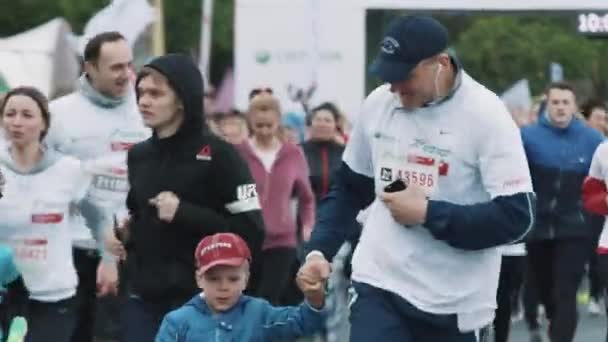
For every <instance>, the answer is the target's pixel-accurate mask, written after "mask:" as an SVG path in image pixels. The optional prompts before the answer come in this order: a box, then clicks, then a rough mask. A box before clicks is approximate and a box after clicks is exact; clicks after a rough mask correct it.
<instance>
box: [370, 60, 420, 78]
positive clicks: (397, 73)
mask: <svg viewBox="0 0 608 342" xmlns="http://www.w3.org/2000/svg"><path fill="white" fill-rule="evenodd" d="M415 67H416V64H410V63H406V62H397V61H389V60H387V59H384V58H382V57H376V59H375V60H374V62H373V63H372V64H371V65H370V67H369V72H370V73H371V74H373V75H375V76H377V77H378V78H380V79H381V80H382V81H384V82H387V83H394V82H399V81H403V80H405V79H407V78H408V77H409V76H410V73H411V72H412V70H414V68H415Z"/></svg>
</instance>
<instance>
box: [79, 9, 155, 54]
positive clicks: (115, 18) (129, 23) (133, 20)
mask: <svg viewBox="0 0 608 342" xmlns="http://www.w3.org/2000/svg"><path fill="white" fill-rule="evenodd" d="M155 16H156V14H155V12H154V8H153V7H152V6H150V4H149V3H148V1H147V0H114V1H112V3H110V5H108V6H106V7H104V8H103V9H102V10H101V11H99V12H97V13H96V14H95V15H94V16H93V17H92V18H91V19H90V20H89V21H88V22H87V24H86V26H85V27H84V33H83V35H82V36H80V37H78V46H77V53H78V54H79V55H82V54H83V52H84V47H85V45H86V44H87V41H88V40H89V39H90V38H91V37H93V36H95V35H96V34H98V33H101V32H104V31H118V32H120V33H121V34H122V35H123V36H125V38H126V39H127V41H128V42H129V43H130V44H131V46H133V45H134V44H135V41H136V40H137V38H138V37H139V36H140V35H141V34H142V33H143V32H144V31H145V29H146V28H147V27H148V25H149V24H150V23H152V22H153V21H154V19H155Z"/></svg>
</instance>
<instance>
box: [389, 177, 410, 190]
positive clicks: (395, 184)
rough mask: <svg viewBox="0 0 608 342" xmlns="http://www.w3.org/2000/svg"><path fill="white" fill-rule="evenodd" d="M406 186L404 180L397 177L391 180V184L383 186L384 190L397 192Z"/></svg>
mask: <svg viewBox="0 0 608 342" xmlns="http://www.w3.org/2000/svg"><path fill="white" fill-rule="evenodd" d="M406 188H407V185H406V184H405V182H403V180H401V179H397V180H396V181H394V182H392V183H391V184H389V185H387V186H385V187H384V192H398V191H403V190H405V189H406Z"/></svg>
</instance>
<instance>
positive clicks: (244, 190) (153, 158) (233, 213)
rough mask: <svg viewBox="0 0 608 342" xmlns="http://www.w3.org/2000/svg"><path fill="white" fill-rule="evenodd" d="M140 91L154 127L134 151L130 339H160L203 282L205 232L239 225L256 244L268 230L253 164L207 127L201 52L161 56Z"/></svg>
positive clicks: (144, 73) (236, 229)
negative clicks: (199, 265)
mask: <svg viewBox="0 0 608 342" xmlns="http://www.w3.org/2000/svg"><path fill="white" fill-rule="evenodd" d="M136 94H137V101H138V106H139V110H140V111H141V114H142V117H143V121H144V123H145V125H146V126H147V127H150V128H151V129H152V131H153V136H152V137H151V138H150V139H148V140H146V141H144V142H141V143H139V144H137V145H135V146H134V147H133V148H132V149H131V150H130V151H129V154H128V159H127V163H128V172H129V182H130V185H131V188H130V191H129V195H128V198H127V207H128V208H129V211H130V215H131V218H130V222H129V223H128V241H126V242H125V247H126V250H127V255H128V257H127V265H128V266H127V268H128V278H129V279H130V281H129V283H130V284H129V285H130V288H129V300H128V302H127V304H126V305H125V308H124V310H125V312H124V315H123V323H124V325H123V337H122V339H121V341H123V342H130V341H133V342H140V341H153V340H154V336H155V334H156V332H157V330H158V327H159V326H160V322H161V319H162V318H163V316H164V315H165V314H166V313H168V312H169V311H170V310H173V309H175V308H177V307H179V306H181V305H182V304H183V303H185V302H186V301H187V300H188V299H190V298H191V297H192V296H193V295H194V294H195V293H196V292H197V286H196V283H195V279H194V271H195V265H194V250H195V248H196V244H197V242H198V241H200V240H201V238H203V237H204V236H207V235H212V234H215V233H218V232H225V231H229V232H233V233H237V234H239V235H240V236H242V237H243V238H244V239H245V240H246V241H247V243H248V245H249V247H250V248H251V250H252V252H253V253H254V254H256V252H257V251H259V250H260V247H261V243H262V241H263V238H264V233H263V232H264V229H263V221H262V217H261V212H260V206H259V202H258V197H257V192H256V189H255V183H254V181H253V180H252V178H251V175H250V173H249V169H248V168H247V164H245V162H244V161H243V160H242V159H241V157H240V156H239V154H238V153H237V152H236V151H235V150H234V148H233V147H232V146H231V145H230V144H228V143H226V142H224V141H222V140H221V139H219V138H217V137H215V136H214V135H212V134H210V133H201V132H207V130H205V129H204V127H203V125H204V122H203V108H202V107H203V82H202V75H201V73H200V71H199V69H198V68H197V67H196V65H195V64H194V63H193V61H192V59H191V58H189V57H187V56H184V55H179V54H170V55H166V56H162V57H158V58H156V59H154V60H152V61H151V62H150V63H149V64H147V65H146V66H145V67H144V68H143V69H142V70H141V71H140V73H139V74H138V77H137V81H136ZM254 257H255V255H254Z"/></svg>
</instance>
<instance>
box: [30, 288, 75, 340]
mask: <svg viewBox="0 0 608 342" xmlns="http://www.w3.org/2000/svg"><path fill="white" fill-rule="evenodd" d="M75 304H76V301H75V299H74V298H70V299H66V300H61V301H58V302H54V303H46V302H38V301H35V300H30V301H29V303H28V306H27V314H26V319H27V323H28V329H27V337H26V339H25V341H26V342H50V341H53V342H68V341H70V338H71V336H72V332H73V330H74V325H75V323H76V312H75Z"/></svg>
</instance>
